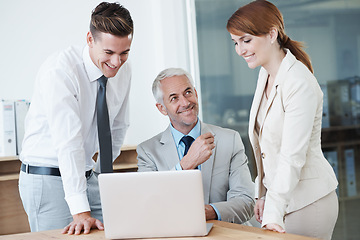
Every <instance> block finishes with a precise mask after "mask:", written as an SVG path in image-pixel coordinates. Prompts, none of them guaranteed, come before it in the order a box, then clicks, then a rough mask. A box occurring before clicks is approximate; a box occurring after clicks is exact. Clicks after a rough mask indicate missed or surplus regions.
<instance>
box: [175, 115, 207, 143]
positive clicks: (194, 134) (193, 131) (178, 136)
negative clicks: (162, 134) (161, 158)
mask: <svg viewBox="0 0 360 240" xmlns="http://www.w3.org/2000/svg"><path fill="white" fill-rule="evenodd" d="M170 129H171V133H172V136H173V138H174V141H175V143H176V147H178V146H179V143H180V140H181V138H182V137H183V136H185V135H184V134H183V133H181V132H179V131H178V130H176V129H175V128H174V127H173V125H172V124H170ZM200 134H201V128H200V120H199V118H198V120H197V123H196V125H195V127H194V128H193V129H191V131H190V132H189V133H188V134H187V135H186V136H191V137H193V138H194V139H196V138H198V137H199V136H200Z"/></svg>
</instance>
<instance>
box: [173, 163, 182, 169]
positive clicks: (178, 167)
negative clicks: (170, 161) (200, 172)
mask: <svg viewBox="0 0 360 240" xmlns="http://www.w3.org/2000/svg"><path fill="white" fill-rule="evenodd" d="M175 169H176V170H178V171H181V170H183V169H182V167H181V165H180V163H178V164H176V165H175Z"/></svg>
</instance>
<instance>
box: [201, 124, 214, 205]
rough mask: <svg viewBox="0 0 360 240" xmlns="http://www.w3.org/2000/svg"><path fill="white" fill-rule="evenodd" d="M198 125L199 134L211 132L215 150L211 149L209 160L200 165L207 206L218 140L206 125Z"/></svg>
mask: <svg viewBox="0 0 360 240" xmlns="http://www.w3.org/2000/svg"><path fill="white" fill-rule="evenodd" d="M200 124H201V134H204V133H207V132H211V133H212V134H213V135H214V137H215V142H214V143H215V148H214V149H213V154H212V155H211V156H210V158H209V159H208V160H207V161H206V162H204V163H203V164H202V165H201V175H202V180H203V188H204V201H205V204H208V203H209V201H210V184H211V176H212V171H213V166H214V158H215V155H216V146H217V141H218V139H216V136H215V133H214V132H212V131H211V130H210V128H209V127H208V125H207V124H205V123H202V122H200Z"/></svg>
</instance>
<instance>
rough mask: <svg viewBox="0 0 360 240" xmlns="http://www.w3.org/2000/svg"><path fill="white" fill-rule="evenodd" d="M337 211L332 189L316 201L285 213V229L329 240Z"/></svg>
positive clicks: (288, 231)
mask: <svg viewBox="0 0 360 240" xmlns="http://www.w3.org/2000/svg"><path fill="white" fill-rule="evenodd" d="M338 213H339V201H338V198H337V195H336V192H335V191H333V192H331V193H329V194H328V195H326V196H325V197H323V198H321V199H319V200H317V201H316V202H314V203H312V204H310V205H308V206H306V207H304V208H302V209H299V210H297V211H295V212H292V213H289V214H287V215H285V231H286V232H287V233H293V234H298V235H303V236H308V237H314V238H320V239H326V240H331V236H332V233H333V231H334V228H335V224H336V220H337V217H338Z"/></svg>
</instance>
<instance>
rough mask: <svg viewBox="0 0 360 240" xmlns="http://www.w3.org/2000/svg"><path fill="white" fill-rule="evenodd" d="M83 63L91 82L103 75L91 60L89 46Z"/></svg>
mask: <svg viewBox="0 0 360 240" xmlns="http://www.w3.org/2000/svg"><path fill="white" fill-rule="evenodd" d="M83 61H84V66H85V70H86V73H87V75H88V77H89V81H90V82H93V81H96V80H97V79H98V78H99V77H101V76H102V75H103V73H102V72H101V70H100V69H99V68H98V67H97V66H96V65H95V64H94V63H93V61H92V60H91V58H90V52H89V46H88V45H86V46H85V47H84V50H83Z"/></svg>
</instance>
